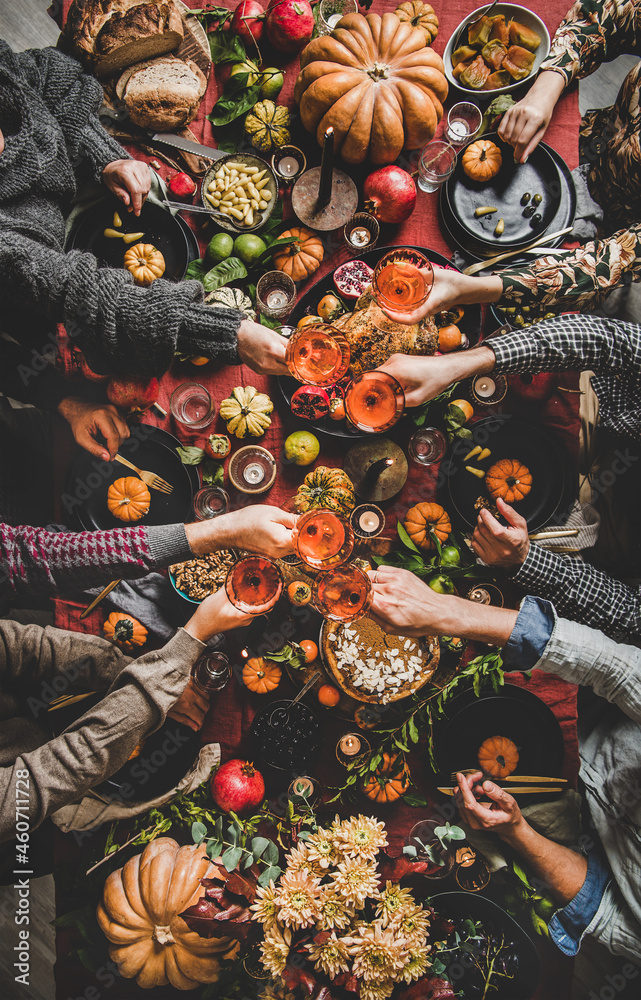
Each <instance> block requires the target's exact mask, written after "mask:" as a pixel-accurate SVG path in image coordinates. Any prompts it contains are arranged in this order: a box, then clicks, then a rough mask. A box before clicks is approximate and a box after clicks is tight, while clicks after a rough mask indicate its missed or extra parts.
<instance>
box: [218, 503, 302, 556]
mask: <svg viewBox="0 0 641 1000" xmlns="http://www.w3.org/2000/svg"><path fill="white" fill-rule="evenodd" d="M296 521H297V517H296V515H295V514H290V513H288V512H287V511H286V510H281V509H280V507H271V506H269V504H255V505H253V506H251V507H243V508H241V509H240V510H232V511H230V512H229V513H228V514H223V515H222V517H218V518H215V519H214V521H213V522H212V531H213V532H215V538H216V546H217V547H218V548H225V547H229V548H243V549H249V551H250V552H260V553H261V554H264V555H266V556H269V557H270V558H271V559H282V557H283V556H287V555H290V554H291V553H292V552H293V551H294V549H293V546H292V529H293V528H294V526H295V524H296Z"/></svg>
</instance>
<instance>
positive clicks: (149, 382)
mask: <svg viewBox="0 0 641 1000" xmlns="http://www.w3.org/2000/svg"><path fill="white" fill-rule="evenodd" d="M107 398H108V400H109V402H110V403H113V404H114V406H119V407H120V408H121V409H123V410H129V411H132V410H147V409H148V408H149V407H150V406H153V404H154V403H155V402H156V400H157V399H158V379H157V378H149V379H146V378H136V377H135V376H133V375H132V376H131V378H112V380H111V382H110V383H109V385H108V386H107Z"/></svg>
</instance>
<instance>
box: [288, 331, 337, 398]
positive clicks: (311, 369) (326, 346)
mask: <svg viewBox="0 0 641 1000" xmlns="http://www.w3.org/2000/svg"><path fill="white" fill-rule="evenodd" d="M349 361H350V348H349V344H348V342H347V340H346V338H345V336H344V334H343V333H342V332H341V331H340V330H337V329H336V328H335V327H333V326H328V325H327V324H326V323H323V324H318V325H314V326H311V325H310V326H305V327H303V329H302V330H298V331H297V332H296V333H295V334H294V335H293V336H292V337H290V338H289V340H288V342H287V354H286V356H285V364H286V365H287V367H288V368H289V370H290V372H291V374H292V375H293V376H294V378H296V379H298V381H299V382H304V383H305V384H306V385H318V386H324V385H333V384H334V382H338V381H339V380H340V379H342V377H343V375H345V373H346V372H347V369H348V368H349Z"/></svg>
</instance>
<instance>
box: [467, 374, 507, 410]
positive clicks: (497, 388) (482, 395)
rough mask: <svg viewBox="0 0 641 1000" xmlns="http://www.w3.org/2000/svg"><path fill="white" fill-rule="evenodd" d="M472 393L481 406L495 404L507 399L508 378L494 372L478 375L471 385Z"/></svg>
mask: <svg viewBox="0 0 641 1000" xmlns="http://www.w3.org/2000/svg"><path fill="white" fill-rule="evenodd" d="M470 392H471V395H472V397H473V399H474V401H475V402H476V403H478V404H479V405H480V406H494V405H495V404H496V403H500V402H501V400H502V399H505V395H506V393H507V379H506V377H505V375H498V374H495V373H494V372H492V374H491V375H476V376H475V378H473V379H472V383H471V386H470Z"/></svg>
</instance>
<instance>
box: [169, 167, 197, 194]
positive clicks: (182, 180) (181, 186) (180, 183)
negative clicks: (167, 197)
mask: <svg viewBox="0 0 641 1000" xmlns="http://www.w3.org/2000/svg"><path fill="white" fill-rule="evenodd" d="M169 190H170V191H171V193H172V194H173V195H175V196H176V197H177V198H190V197H191V195H192V194H193V193H194V191H195V190H196V184H195V183H194V180H193V178H191V177H190V176H189V174H186V173H184V172H182V171H181V173H179V174H174V175H173V177H171V178H170V181H169Z"/></svg>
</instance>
